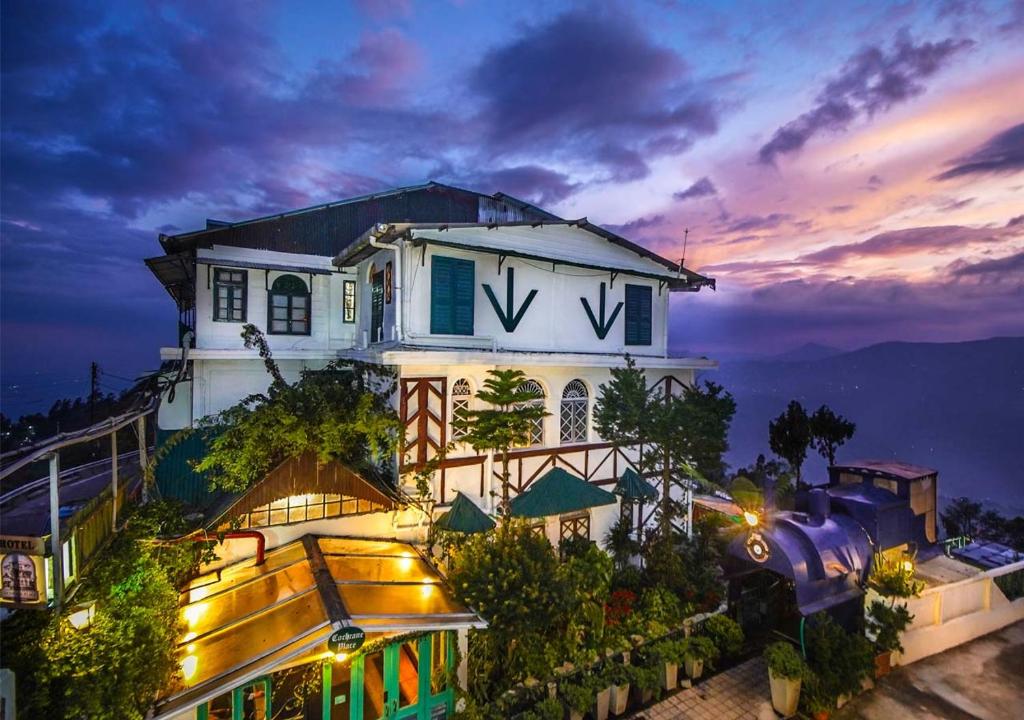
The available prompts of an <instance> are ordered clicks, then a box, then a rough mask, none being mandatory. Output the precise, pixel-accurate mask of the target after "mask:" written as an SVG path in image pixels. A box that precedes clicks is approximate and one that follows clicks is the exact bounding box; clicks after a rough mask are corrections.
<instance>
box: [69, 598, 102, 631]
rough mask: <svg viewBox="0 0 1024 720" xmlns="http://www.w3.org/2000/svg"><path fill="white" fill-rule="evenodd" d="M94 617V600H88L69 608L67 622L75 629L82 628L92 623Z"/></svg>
mask: <svg viewBox="0 0 1024 720" xmlns="http://www.w3.org/2000/svg"><path fill="white" fill-rule="evenodd" d="M94 617H96V601H95V600H90V601H89V602H84V603H79V604H78V605H75V606H74V607H73V608H71V614H70V615H68V622H69V623H71V627H73V628H74V629H75V630H84V629H85V628H87V627H89V626H90V625H92V620H93V618H94Z"/></svg>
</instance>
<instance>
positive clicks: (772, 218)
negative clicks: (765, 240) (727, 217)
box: [726, 213, 793, 232]
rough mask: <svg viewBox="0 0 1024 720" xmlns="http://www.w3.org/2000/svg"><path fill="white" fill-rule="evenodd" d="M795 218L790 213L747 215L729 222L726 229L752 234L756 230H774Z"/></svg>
mask: <svg viewBox="0 0 1024 720" xmlns="http://www.w3.org/2000/svg"><path fill="white" fill-rule="evenodd" d="M792 219H793V216H792V215H790V214H789V213H771V214H770V215H747V216H746V217H741V218H739V219H738V220H733V221H731V222H729V224H728V226H727V227H726V231H727V232H751V231H756V230H774V229H775V228H777V227H778V226H779V225H781V224H782V223H784V222H787V221H789V220H792Z"/></svg>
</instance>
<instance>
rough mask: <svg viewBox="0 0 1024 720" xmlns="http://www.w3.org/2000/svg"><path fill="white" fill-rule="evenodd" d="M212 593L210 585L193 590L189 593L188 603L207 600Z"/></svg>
mask: <svg viewBox="0 0 1024 720" xmlns="http://www.w3.org/2000/svg"><path fill="white" fill-rule="evenodd" d="M210 592H212V591H211V589H210V586H209V585H203V586H202V587H197V588H192V589H191V590H189V591H188V601H189V602H199V601H200V600H202V599H203V598H205V597H206V596H207V595H209V594H210Z"/></svg>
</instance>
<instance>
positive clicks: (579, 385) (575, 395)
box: [559, 380, 590, 443]
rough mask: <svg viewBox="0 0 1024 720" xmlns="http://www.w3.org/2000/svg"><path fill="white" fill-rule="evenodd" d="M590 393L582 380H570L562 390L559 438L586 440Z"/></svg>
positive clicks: (562, 439) (568, 440)
mask: <svg viewBox="0 0 1024 720" xmlns="http://www.w3.org/2000/svg"><path fill="white" fill-rule="evenodd" d="M589 402H590V394H589V393H588V392H587V386H586V385H585V384H584V383H583V381H582V380H570V381H569V384H567V385H566V386H565V389H564V390H563V391H562V406H561V409H560V412H559V419H560V428H561V430H560V433H559V438H560V439H561V441H562V442H564V443H578V442H585V441H586V439H587V410H588V407H589Z"/></svg>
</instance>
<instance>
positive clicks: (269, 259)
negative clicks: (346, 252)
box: [196, 245, 356, 351]
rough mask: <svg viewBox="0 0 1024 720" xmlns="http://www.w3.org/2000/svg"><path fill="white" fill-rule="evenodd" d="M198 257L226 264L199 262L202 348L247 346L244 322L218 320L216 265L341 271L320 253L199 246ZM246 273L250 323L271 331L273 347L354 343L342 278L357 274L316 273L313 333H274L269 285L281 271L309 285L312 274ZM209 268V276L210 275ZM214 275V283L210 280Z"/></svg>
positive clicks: (199, 344) (312, 347) (339, 346)
mask: <svg viewBox="0 0 1024 720" xmlns="http://www.w3.org/2000/svg"><path fill="white" fill-rule="evenodd" d="M199 258H200V259H203V258H206V259H208V260H209V259H210V258H216V259H217V260H222V261H224V262H223V264H222V265H218V264H213V265H207V264H198V265H197V266H196V347H197V348H199V349H239V348H242V347H243V345H242V340H241V332H242V325H243V323H241V322H222V321H214V319H213V281H214V274H215V273H214V271H215V270H216V269H217V267H223V268H225V269H230V268H231V265H230V260H240V261H244V262H252V263H267V264H275V265H290V266H301V267H313V268H320V269H324V270H337V268H334V267H333V266H332V265H331V262H330V261H331V259H330V258H327V257H320V256H317V255H298V254H293V253H282V252H271V251H267V250H252V249H249V248H235V247H225V246H220V245H215V246H214V247H213V248H212V249H210V250H200V251H199ZM239 269H243V270H245V272H246V273H247V280H248V284H247V297H246V299H247V302H246V305H247V308H246V320H245V322H249V323H252V324H253V325H255V326H256V327H258V328H260V329H261V330H262V331H263V332H264V334H266V337H267V340H268V342H269V343H270V347H271V349H272V350H325V351H326V350H339V349H344V348H349V347H352V345H353V343H354V340H355V332H356V328H355V325H354V324H352V323H344V322H342V317H343V315H342V284H343V280H354V279H355V274H354V273H344V274H343V273H339V272H332V273H331V274H330V275H322V274H321V275H316V274H314V275H313V276H312V281H313V284H312V288H311V290H310V292H311V297H310V303H311V320H312V322H311V325H310V334H309V335H273V334H269V333H267V292H268V291H267V288H269V287H272V286H273V284H274V280H276V279H277V278H279V277H280V276H281V275H295V276H297V277H298V278H300V279H301V280H302V281H303V282H304V283H305V284H306V285H307V287H309V282H310V274H309V273H303V272H294V273H292V272H282V271H279V270H271V271H269V273H268V272H267V271H264V270H260V269H253V268H248V269H244V268H239ZM207 273H209V278H208V277H207ZM207 280H209V282H207Z"/></svg>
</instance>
